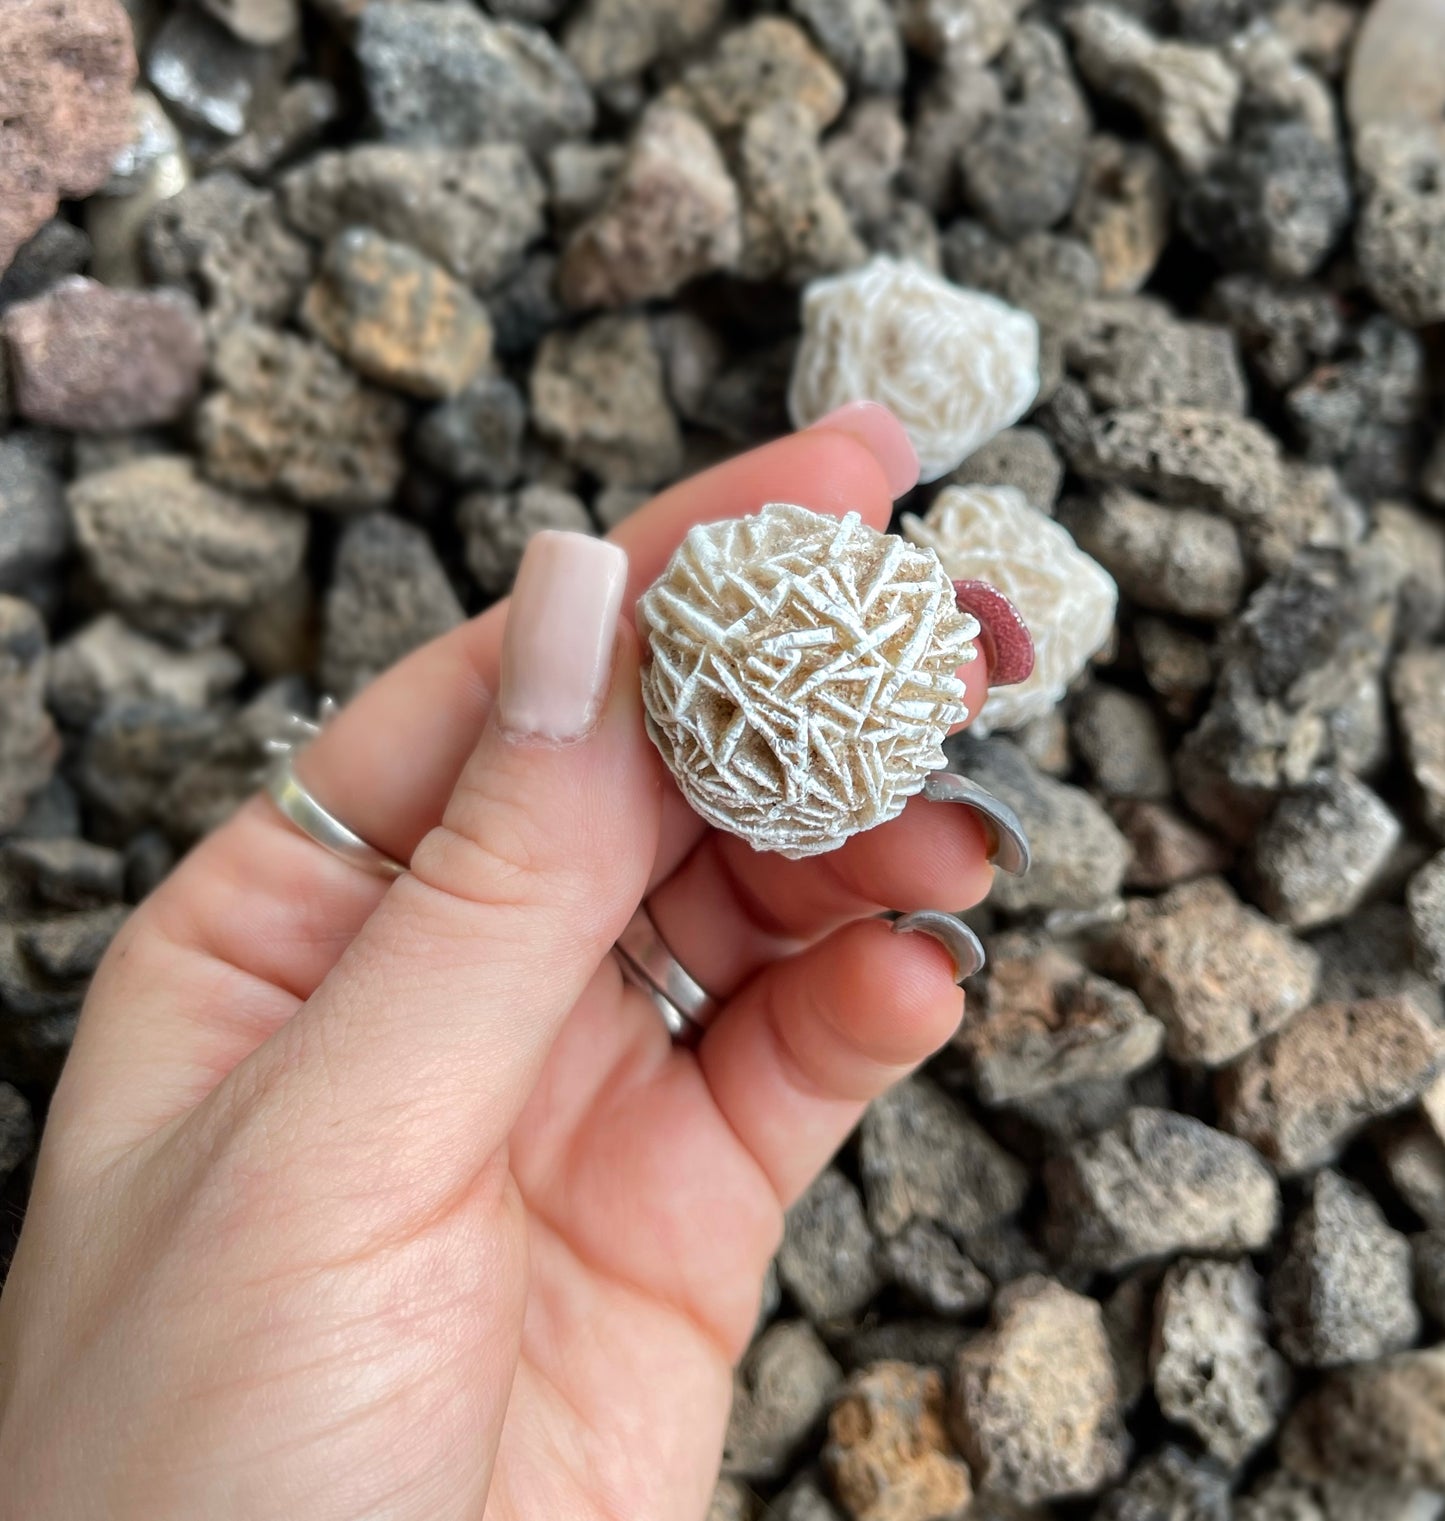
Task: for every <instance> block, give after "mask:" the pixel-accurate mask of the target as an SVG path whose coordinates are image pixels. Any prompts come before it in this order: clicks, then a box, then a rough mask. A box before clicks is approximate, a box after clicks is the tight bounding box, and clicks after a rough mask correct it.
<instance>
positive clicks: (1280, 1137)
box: [1219, 997, 1445, 1175]
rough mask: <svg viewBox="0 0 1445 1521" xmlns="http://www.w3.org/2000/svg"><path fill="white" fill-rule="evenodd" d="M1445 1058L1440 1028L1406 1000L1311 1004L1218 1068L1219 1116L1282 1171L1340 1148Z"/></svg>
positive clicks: (1301, 1167)
mask: <svg viewBox="0 0 1445 1521" xmlns="http://www.w3.org/2000/svg"><path fill="white" fill-rule="evenodd" d="M1442 1061H1445V1034H1442V1032H1441V1031H1440V1030H1439V1029H1438V1028H1437V1027H1436V1025H1435V1024H1434V1022H1433V1020H1431V1019H1430V1018H1429V1017H1428V1016H1427V1015H1426V1014H1424V1013H1423V1012H1422V1011H1421V1010H1420V1009H1419V1008H1418V1007H1417V1006H1416V1004H1415V1003H1414V1002H1413V1001H1411V1000H1410V999H1409V998H1405V997H1394V998H1376V999H1369V1000H1365V1001H1362V1002H1359V1003H1325V1004H1316V1005H1315V1006H1314V1007H1313V1008H1310V1009H1306V1010H1305V1011H1304V1013H1302V1014H1299V1015H1296V1017H1295V1018H1294V1020H1292V1021H1291V1023H1290V1024H1288V1025H1286V1026H1285V1027H1284V1029H1282V1030H1280V1031H1278V1032H1277V1033H1276V1034H1274V1035H1271V1036H1269V1037H1268V1038H1267V1039H1266V1040H1264V1041H1263V1042H1262V1043H1261V1044H1260V1045H1258V1046H1257V1047H1255V1049H1254V1050H1253V1051H1251V1052H1249V1053H1248V1054H1247V1055H1246V1056H1244V1057H1243V1058H1242V1059H1241V1060H1240V1061H1239V1063H1238V1064H1237V1065H1236V1066H1234V1067H1232V1068H1230V1069H1229V1070H1228V1071H1226V1072H1225V1073H1223V1074H1222V1076H1221V1080H1220V1084H1219V1105H1220V1115H1221V1120H1222V1123H1223V1124H1224V1125H1225V1127H1226V1128H1227V1129H1228V1130H1230V1131H1232V1132H1233V1133H1234V1134H1235V1135H1239V1136H1243V1137H1244V1138H1245V1139H1246V1140H1248V1141H1250V1142H1251V1143H1252V1144H1253V1145H1255V1146H1257V1147H1258V1148H1259V1149H1260V1150H1261V1151H1262V1152H1264V1154H1265V1155H1266V1156H1268V1157H1269V1158H1270V1159H1271V1160H1272V1161H1273V1162H1274V1164H1275V1166H1276V1167H1277V1168H1278V1170H1279V1171H1280V1173H1281V1174H1285V1175H1289V1174H1293V1173H1299V1172H1305V1171H1307V1170H1309V1169H1310V1168H1312V1167H1316V1166H1318V1165H1319V1164H1320V1163H1322V1162H1328V1161H1330V1160H1331V1159H1333V1157H1334V1156H1336V1155H1337V1153H1338V1152H1339V1150H1340V1148H1341V1146H1342V1145H1343V1144H1344V1143H1345V1142H1346V1141H1347V1140H1348V1139H1349V1138H1350V1137H1351V1136H1352V1135H1354V1134H1355V1132H1356V1131H1358V1130H1360V1129H1362V1128H1363V1127H1364V1126H1365V1125H1367V1124H1369V1123H1370V1122H1371V1121H1372V1120H1375V1119H1379V1118H1380V1117H1381V1116H1382V1115H1386V1114H1390V1113H1392V1112H1393V1111H1395V1110H1398V1109H1403V1108H1404V1107H1405V1106H1406V1105H1407V1104H1409V1103H1411V1102H1412V1101H1413V1100H1414V1099H1415V1098H1416V1097H1417V1096H1418V1095H1419V1094H1420V1093H1421V1092H1423V1090H1424V1089H1425V1087H1426V1086H1427V1084H1428V1083H1429V1082H1430V1080H1431V1078H1432V1077H1433V1076H1434V1075H1435V1073H1436V1071H1437V1070H1438V1068H1439V1067H1440V1065H1441V1063H1442Z"/></svg>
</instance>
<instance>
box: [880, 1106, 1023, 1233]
mask: <svg viewBox="0 0 1445 1521" xmlns="http://www.w3.org/2000/svg"><path fill="white" fill-rule="evenodd" d="M858 1159H859V1168H860V1170H861V1172H862V1177H863V1195H864V1198H865V1200H866V1201H867V1205H868V1218H869V1221H870V1222H871V1223H872V1226H873V1228H874V1230H875V1231H877V1232H878V1234H879V1235H880V1236H883V1237H888V1236H893V1235H896V1234H897V1233H898V1232H899V1231H901V1230H902V1229H903V1228H904V1226H906V1225H907V1224H908V1222H909V1221H910V1220H913V1219H924V1220H932V1221H933V1222H934V1223H935V1224H937V1225H941V1226H943V1227H944V1228H945V1229H946V1230H948V1231H949V1232H951V1233H952V1234H953V1235H954V1236H956V1237H959V1238H960V1239H966V1238H967V1236H968V1235H969V1233H970V1232H971V1231H977V1230H982V1229H984V1228H986V1227H987V1226H989V1225H992V1224H993V1223H994V1222H996V1221H998V1220H1000V1219H1002V1218H1003V1217H1004V1216H1006V1215H1011V1214H1014V1213H1015V1212H1016V1211H1017V1210H1018V1209H1019V1207H1020V1206H1021V1205H1022V1203H1023V1201H1024V1196H1025V1194H1026V1193H1027V1191H1028V1174H1027V1172H1026V1170H1025V1169H1024V1167H1023V1165H1022V1164H1021V1163H1020V1162H1019V1161H1017V1159H1015V1158H1014V1157H1012V1156H1010V1155H1009V1154H1008V1152H1006V1151H1005V1150H1004V1149H1003V1148H1002V1147H1001V1146H999V1145H998V1144H997V1142H995V1141H994V1140H993V1139H992V1138H991V1137H990V1136H989V1135H988V1133H987V1132H986V1131H984V1130H983V1129H982V1128H981V1127H980V1126H979V1125H978V1124H976V1123H975V1122H974V1121H973V1120H972V1119H971V1118H970V1117H969V1115H968V1113H967V1111H966V1110H965V1109H964V1108H963V1107H962V1105H960V1104H958V1103H957V1102H955V1101H954V1100H953V1099H951V1098H950V1097H949V1096H948V1095H947V1094H946V1093H944V1092H943V1090H942V1089H940V1088H938V1087H937V1086H936V1085H935V1084H934V1083H932V1082H930V1081H929V1080H928V1079H926V1078H921V1077H915V1078H911V1079H909V1080H908V1081H907V1082H904V1083H900V1084H899V1085H898V1087H896V1088H894V1089H893V1090H892V1091H891V1092H889V1093H887V1094H885V1095H884V1096H883V1097H882V1098H881V1099H879V1100H877V1101H876V1102H875V1103H874V1104H873V1105H872V1107H871V1108H870V1109H869V1110H868V1112H867V1114H866V1115H864V1117H863V1124H862V1127H861V1129H860V1131H859V1150H858Z"/></svg>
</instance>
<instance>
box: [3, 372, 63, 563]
mask: <svg viewBox="0 0 1445 1521" xmlns="http://www.w3.org/2000/svg"><path fill="white" fill-rule="evenodd" d="M0 357H3V356H0ZM69 543H70V522H69V519H68V518H67V517H66V512H65V498H64V494H63V491H62V488H61V482H60V476H59V474H58V473H57V472H56V471H55V470H54V469H53V468H52V465H51V462H50V460H49V459H48V457H47V453H46V450H45V449H44V448H43V447H42V445H41V441H40V440H38V439H35V438H33V437H32V436H30V435H28V434H25V433H12V434H10V435H8V436H7V437H0V592H5V591H15V592H18V591H23V590H26V589H27V588H34V587H35V586H37V585H38V584H39V582H40V580H41V578H42V577H43V576H45V575H46V574H47V573H48V572H49V571H50V569H51V567H52V566H53V565H54V564H55V563H56V561H58V560H59V559H60V558H61V556H62V555H64V553H65V550H66V547H67V546H68V545H69Z"/></svg>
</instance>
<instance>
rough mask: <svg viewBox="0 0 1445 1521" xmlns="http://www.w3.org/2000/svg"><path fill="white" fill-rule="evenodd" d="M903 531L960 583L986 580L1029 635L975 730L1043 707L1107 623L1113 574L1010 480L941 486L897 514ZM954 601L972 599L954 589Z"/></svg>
mask: <svg viewBox="0 0 1445 1521" xmlns="http://www.w3.org/2000/svg"><path fill="white" fill-rule="evenodd" d="M903 532H904V534H905V535H906V536H907V538H908V539H909V541H910V542H911V543H913V544H917V545H920V546H921V547H923V548H926V549H932V550H934V551H935V552H936V553H937V555H938V558H939V560H940V561H941V562H942V564H943V568H944V569H945V570H946V571H947V572H948V574H949V575H951V576H955V577H957V578H958V579H959V581H960V582H965V581H970V582H971V581H972V580H973V579H975V578H978V579H981V580H984V581H986V582H988V583H989V585H990V586H991V587H996V588H997V589H998V591H1000V592H1002V593H1003V594H1004V596H1005V597H1007V598H1008V600H1009V601H1010V602H1011V603H1013V605H1014V607H1015V608H1017V609H1018V613H1019V615H1020V616H1021V617H1022V619H1023V621H1024V623H1025V624H1026V625H1027V627H1028V629H1029V630H1030V631H1031V632H1032V633H1033V634H1034V636H1035V642H1034V647H1033V656H1034V663H1033V670H1032V672H1031V673H1028V674H1026V675H1025V677H1024V678H1023V679H1021V680H1019V681H1018V682H1017V683H1016V684H1014V685H1012V686H1009V687H1007V688H1006V689H1005V690H1003V691H1000V690H998V688H999V687H1001V686H1003V682H1002V681H1001V680H999V679H998V678H997V677H996V676H995V678H994V679H993V681H992V682H991V685H990V687H989V697H988V702H987V704H986V705H985V706H984V708H983V709H982V711H981V712H980V713H979V715H978V720H977V722H976V723H975V724H974V727H973V732H974V733H975V734H979V735H983V734H989V733H992V732H993V731H994V730H995V729H1017V728H1018V727H1019V726H1020V725H1022V724H1026V723H1028V722H1029V721H1030V720H1031V719H1034V718H1038V717H1040V716H1042V715H1043V714H1045V713H1047V712H1048V711H1049V710H1050V709H1051V708H1052V707H1053V706H1054V704H1055V703H1057V702H1058V700H1059V699H1060V698H1061V697H1062V696H1063V695H1064V693H1065V691H1066V690H1067V689H1068V687H1069V684H1070V683H1071V682H1072V681H1073V680H1074V679H1075V678H1076V677H1077V676H1078V675H1079V673H1080V672H1081V671H1082V670H1083V669H1084V667H1085V666H1086V665H1087V664H1088V663H1089V657H1090V656H1091V655H1094V654H1096V653H1097V652H1098V651H1099V650H1100V649H1101V648H1102V647H1103V645H1104V644H1105V642H1106V641H1107V640H1108V638H1109V635H1110V633H1111V632H1112V630H1113V627H1114V610H1115V608H1116V606H1117V605H1118V601H1119V592H1118V588H1117V587H1116V586H1115V585H1114V578H1113V577H1112V576H1111V575H1110V574H1109V572H1108V571H1106V570H1105V569H1104V567H1103V566H1102V565H1100V564H1099V563H1098V561H1097V560H1094V559H1092V558H1091V557H1090V556H1088V555H1086V554H1085V553H1084V551H1083V550H1082V549H1080V548H1079V546H1078V545H1077V544H1075V543H1074V541H1073V538H1072V537H1071V536H1070V534H1069V531H1068V529H1067V528H1065V527H1064V525H1063V524H1062V523H1056V522H1055V521H1054V519H1053V518H1051V517H1049V516H1048V515H1047V514H1046V513H1042V512H1040V511H1039V510H1038V508H1037V507H1035V506H1033V505H1032V504H1031V503H1030V502H1029V501H1028V500H1027V499H1026V498H1025V497H1024V494H1023V492H1021V491H1019V490H1018V489H1017V488H1016V487H1013V486H945V487H944V488H943V490H942V491H940V492H939V493H938V495H937V496H936V497H935V498H934V499H933V505H932V506H931V507H930V508H929V509H928V512H927V514H926V515H925V516H923V517H921V518H919V517H915V516H914V515H913V514H912V513H911V512H905V513H904V514H903ZM960 601H961V602H963V603H964V605H966V606H972V604H971V603H969V601H968V599H967V598H966V597H965V596H963V594H962V592H960ZM973 610H974V611H975V612H980V613H981V612H982V609H981V608H978V607H974V608H973ZM993 663H994V664H995V665H996V664H997V662H993Z"/></svg>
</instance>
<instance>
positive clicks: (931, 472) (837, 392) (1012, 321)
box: [788, 254, 1039, 481]
mask: <svg viewBox="0 0 1445 1521" xmlns="http://www.w3.org/2000/svg"><path fill="white" fill-rule="evenodd" d="M1038 389H1039V327H1038V323H1037V322H1035V321H1034V319H1033V318H1032V317H1031V316H1030V315H1029V314H1028V313H1027V312H1021V311H1019V310H1018V309H1017V308H1016V307H1012V306H1009V305H1007V304H1006V303H1005V302H1002V301H1000V300H998V299H997V298H996V297H994V296H989V295H985V294H984V293H983V292H982V291H975V290H964V289H963V287H962V286H958V285H954V284H953V283H952V281H950V280H945V279H944V278H943V277H942V276H941V275H936V274H934V273H933V271H932V270H928V269H925V268H924V267H923V266H922V265H921V264H914V263H912V262H910V261H908V260H903V259H890V258H888V257H887V256H886V255H883V254H879V255H878V256H877V257H876V258H874V259H871V260H870V261H869V262H868V263H867V264H865V265H863V266H862V267H861V268H859V269H853V270H849V271H848V272H847V273H846V274H842V275H834V276H831V277H829V278H827V279H821V280H814V281H813V282H812V284H811V285H809V286H808V288H807V290H806V291H804V293H803V340H802V342H801V343H800V344H799V346H798V353H797V357H796V358H795V359H794V361H793V373H792V379H791V381H790V382H789V386H788V410H789V412H790V413H791V414H792V418H793V423H794V426H795V427H799V428H805V427H807V425H808V424H809V423H812V422H816V421H817V420H818V419H819V418H820V417H822V416H823V415H824V414H825V413H827V412H831V411H832V410H833V408H834V407H840V406H842V405H843V403H844V402H848V401H879V402H882V403H883V405H884V406H885V407H887V408H889V410H890V411H891V412H892V413H893V414H894V416H895V417H897V418H898V420H899V422H901V423H902V424H903V426H904V428H905V429H907V431H908V436H909V438H910V439H911V440H912V441H913V447H914V449H915V451H916V452H917V454H918V466H919V479H920V480H924V481H933V480H937V479H938V477H939V476H940V475H945V474H947V472H948V471H950V470H952V469H953V468H954V466H955V465H958V464H960V463H961V462H962V461H963V460H965V459H967V458H968V456H969V455H970V454H972V453H973V452H974V451H975V450H976V449H978V448H980V447H981V446H982V445H984V444H986V443H987V442H988V441H989V439H991V438H992V437H993V436H994V434H995V433H998V432H1000V431H1001V430H1002V429H1004V428H1007V427H1009V426H1010V424H1012V423H1016V422H1017V421H1018V420H1019V418H1020V417H1022V416H1023V415H1024V413H1025V412H1026V411H1028V409H1029V407H1030V405H1031V404H1032V403H1033V400H1034V397H1035V396H1036V395H1037V394H1038Z"/></svg>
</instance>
